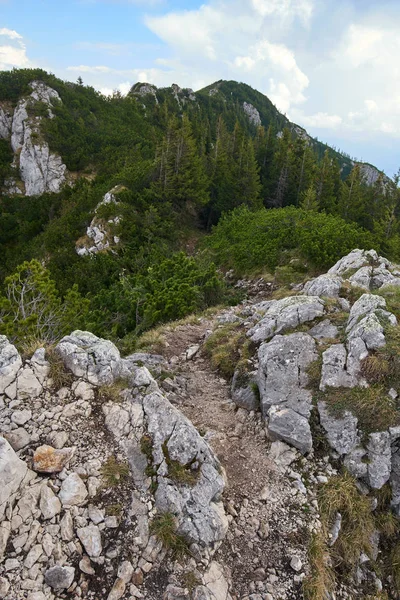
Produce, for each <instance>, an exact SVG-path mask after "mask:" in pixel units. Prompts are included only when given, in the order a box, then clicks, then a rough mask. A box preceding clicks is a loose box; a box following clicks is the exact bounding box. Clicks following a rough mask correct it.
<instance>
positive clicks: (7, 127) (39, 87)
mask: <svg viewBox="0 0 400 600" xmlns="http://www.w3.org/2000/svg"><path fill="white" fill-rule="evenodd" d="M30 86H31V88H32V90H33V91H32V93H31V94H30V96H28V97H25V98H21V99H20V101H19V102H18V104H17V106H16V107H15V109H14V111H12V110H10V109H8V108H7V107H6V106H0V137H1V138H3V139H9V140H10V143H11V148H12V151H13V152H14V161H13V165H12V166H13V167H14V169H15V176H13V177H11V178H9V179H8V180H7V181H6V189H7V192H8V193H11V194H18V193H19V194H24V195H25V196H37V195H40V194H43V193H45V192H59V191H60V189H61V187H62V185H63V184H64V183H65V181H66V178H67V168H66V166H65V165H64V164H63V162H62V159H61V158H60V157H59V156H57V155H56V154H54V153H52V152H51V151H50V149H49V145H48V144H47V142H46V141H45V140H44V139H43V136H42V133H41V128H40V125H41V122H42V119H43V118H45V117H44V115H43V112H46V117H47V118H50V119H51V118H54V115H53V113H52V110H51V108H52V103H53V102H54V101H55V102H61V99H60V96H59V95H58V93H57V92H56V91H55V90H53V89H52V88H50V87H49V86H47V85H46V84H44V83H42V82H40V81H32V83H31V84H30Z"/></svg>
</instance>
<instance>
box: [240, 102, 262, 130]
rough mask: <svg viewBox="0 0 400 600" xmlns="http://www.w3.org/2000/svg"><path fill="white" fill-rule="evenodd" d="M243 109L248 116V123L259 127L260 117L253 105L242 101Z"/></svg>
mask: <svg viewBox="0 0 400 600" xmlns="http://www.w3.org/2000/svg"><path fill="white" fill-rule="evenodd" d="M243 110H244V112H245V113H246V115H247V116H248V118H249V121H250V123H252V124H253V125H255V126H256V127H259V126H260V125H261V117H260V113H259V112H258V110H257V109H256V107H255V106H253V105H252V104H250V102H243Z"/></svg>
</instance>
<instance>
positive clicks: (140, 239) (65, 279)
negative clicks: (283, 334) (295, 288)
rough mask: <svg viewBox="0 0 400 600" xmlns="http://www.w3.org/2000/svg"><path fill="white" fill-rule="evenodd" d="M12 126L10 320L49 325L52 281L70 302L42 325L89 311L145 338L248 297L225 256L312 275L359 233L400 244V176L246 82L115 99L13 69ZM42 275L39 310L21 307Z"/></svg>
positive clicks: (8, 114)
mask: <svg viewBox="0 0 400 600" xmlns="http://www.w3.org/2000/svg"><path fill="white" fill-rule="evenodd" d="M0 138H1V139H0V185H1V188H2V195H1V200H0V203H1V204H0V249H1V253H2V258H3V260H2V263H1V265H0V281H1V286H2V297H1V300H0V317H1V319H0V323H1V328H2V330H1V332H5V333H7V334H9V333H10V330H14V331H15V330H16V326H15V323H16V322H17V323H22V326H21V331H22V330H23V331H25V332H26V331H28V329H29V331H30V332H31V334H32V335H33V333H32V332H35V331H37V329H38V319H39V317H38V311H39V309H38V304H37V298H38V291H37V290H38V289H40V290H41V291H40V294H39V297H40V298H41V301H43V306H44V307H46V308H45V310H44V312H45V313H46V311H47V310H48V307H49V306H50V307H52V309H51V310H52V311H53V313H54V315H56V316H54V318H52V319H50V320H49V319H45V318H43V324H42V325H41V326H40V328H39V329H40V335H41V336H45V337H46V336H47V337H48V338H49V339H53V338H57V336H59V335H60V334H62V333H67V332H68V331H70V329H71V323H72V322H73V326H74V327H75V326H76V327H78V326H82V327H83V326H85V328H87V329H90V330H92V331H94V332H96V333H97V334H99V335H107V337H110V336H111V337H112V338H113V339H115V340H116V341H118V340H122V339H126V337H127V336H128V337H127V339H128V340H129V343H128V345H129V344H131V343H134V339H135V338H136V336H137V335H138V334H139V333H140V332H143V331H144V330H146V329H148V328H149V327H151V326H152V325H154V324H156V323H158V322H163V321H166V320H169V319H176V318H180V317H182V316H184V315H185V314H188V313H190V312H193V311H196V310H200V309H203V308H205V307H207V306H209V305H212V304H215V303H217V302H223V301H224V299H226V297H227V295H228V296H230V299H232V293H233V292H232V290H230V288H229V286H227V285H226V283H225V281H224V280H223V279H222V278H221V274H220V272H219V270H218V269H219V268H221V267H222V268H224V267H225V268H228V267H229V268H233V269H234V271H235V272H236V273H237V274H239V273H240V274H242V275H243V274H244V275H249V274H254V273H256V272H260V271H262V270H263V269H265V268H268V270H269V272H270V275H271V276H273V275H274V272H275V270H276V269H277V268H278V269H280V270H281V271H282V269H286V270H289V271H288V272H289V273H293V272H295V271H296V269H297V271H299V272H300V274H301V273H302V272H304V270H305V271H308V272H310V271H311V272H315V271H318V270H319V269H322V268H325V267H326V266H328V265H329V264H330V263H331V262H332V261H334V260H337V259H338V258H339V256H341V255H342V254H343V253H344V252H345V251H348V250H350V249H351V248H354V247H355V246H357V245H358V246H369V247H372V246H374V247H375V248H377V249H378V250H380V251H382V252H385V254H386V255H388V256H389V257H390V258H393V259H396V258H397V257H399V254H400V252H399V238H398V222H397V216H398V202H399V195H398V185H397V183H398V182H397V179H395V180H394V181H390V180H389V179H388V178H387V177H385V176H384V175H383V174H382V173H380V172H379V171H378V170H376V169H375V168H373V167H370V166H368V165H367V166H365V165H360V164H357V163H353V162H352V161H351V160H350V158H349V157H348V156H346V155H343V154H340V153H338V152H337V151H336V150H334V149H330V148H328V147H326V146H324V145H323V144H321V143H320V142H318V141H316V140H313V139H312V138H310V137H309V136H308V134H307V133H306V132H305V131H304V130H303V129H302V128H300V127H298V126H297V125H294V124H292V123H290V122H289V121H288V120H287V118H286V117H285V116H284V115H282V114H280V113H279V111H278V110H277V109H276V108H275V107H274V105H273V104H272V103H271V102H270V101H269V100H268V98H266V97H265V96H263V95H262V94H260V93H259V92H257V91H256V90H253V89H252V88H250V87H249V86H247V85H245V84H239V83H236V82H226V81H219V82H217V83H215V84H213V85H212V86H209V87H208V88H205V89H203V90H200V91H199V92H196V93H194V92H193V91H192V90H188V89H181V88H179V86H177V85H173V86H172V87H170V88H162V89H157V88H155V87H154V86H151V85H150V84H145V83H138V84H136V85H135V86H134V87H133V88H132V90H131V92H130V93H129V94H128V95H127V96H126V97H122V96H121V95H120V94H118V93H116V94H114V95H113V96H112V97H110V98H106V97H104V96H102V95H101V94H100V93H98V92H96V91H95V90H94V89H93V88H90V87H87V86H84V85H83V83H82V81H81V80H79V81H78V82H77V83H69V82H63V81H61V80H59V79H57V78H56V77H54V76H53V75H50V74H48V73H46V72H44V71H42V70H38V69H34V70H15V71H12V72H3V73H1V74H0ZM366 175H367V177H366ZM371 184H372V185H371ZM271 209H275V210H271ZM231 211H235V212H234V213H233V214H232V215H230V213H231ZM221 217H222V220H221ZM213 226H216V229H215V230H214V231H213V233H211V235H210V232H211V229H212V227H213ZM241 244H243V248H244V249H245V252H246V255H247V256H248V257H250V258H247V259H245V260H244V259H243V257H242V258H240V256H241V254H240V253H241V252H242V249H241V248H242V246H241ZM188 254H189V255H188ZM238 256H239V259H237V257H238ZM263 257H265V260H264V262H263ZM294 259H295V260H297V261H298V263H299V264H298V265H297V266H293V265H294V263H293V260H294ZM32 260H34V261H35V260H36V261H38V262H29V261H32ZM213 260H214V261H215V262H216V266H215V265H214V264H213V263H212V261H213ZM24 261H28V263H27V264H24V265H23V264H22V263H23V262H24ZM18 265H21V266H20V267H18ZM299 265H300V266H299ZM301 265H302V266H301ZM297 271H296V273H297ZM296 277H299V274H298V273H297V274H296V275H295V278H296ZM300 277H301V275H300ZM7 278H8V279H7ZM26 281H29V282H30V283H29V286H28V287H29V289H30V290H31V293H32V297H33V300H32V305H31V307H33V308H31V312H29V311H28V312H27V311H26V310H25V309H24V310H23V311H22V313H20V305H19V304H18V302H16V300H15V298H16V293H17V292H16V290H17V291H18V290H19V291H18V293H20V291H21V285H22V284H21V282H26ZM235 293H236V292H235ZM17 295H18V294H17ZM78 306H79V310H77V307H78ZM39 312H40V311H39ZM53 313H52V314H53ZM41 314H42V313H41ZM42 316H43V315H42ZM71 320H72V321H71ZM55 321H56V322H57V325H56V326H55V325H54V322H55ZM49 322H51V323H52V326H51V327H50V326H49ZM28 325H29V327H28ZM31 334H29V335H31ZM26 335H28V334H26ZM28 337H29V336H28Z"/></svg>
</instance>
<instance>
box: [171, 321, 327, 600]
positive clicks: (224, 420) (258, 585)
mask: <svg viewBox="0 0 400 600" xmlns="http://www.w3.org/2000/svg"><path fill="white" fill-rule="evenodd" d="M213 327H215V324H214V323H213V322H212V321H209V320H203V321H201V323H199V325H182V326H179V327H177V328H176V329H175V330H173V331H170V332H167V334H166V342H167V347H166V349H165V352H164V354H165V356H166V357H167V358H169V359H170V360H171V359H172V362H173V363H175V368H176V372H178V373H179V376H180V377H181V378H183V379H184V380H186V394H182V396H181V398H180V402H179V408H180V410H182V412H183V413H184V414H185V415H186V416H187V417H188V418H189V419H190V420H191V421H192V422H193V423H194V425H195V426H196V427H197V429H198V430H199V431H200V432H202V433H203V432H204V435H205V436H206V438H207V440H208V441H209V443H210V444H211V446H212V447H213V449H214V451H215V452H216V454H217V455H218V458H219V460H220V461H221V464H222V465H223V467H224V469H225V471H226V475H227V480H228V484H227V487H226V492H225V494H224V496H225V497H224V503H225V507H226V510H227V512H228V514H229V518H230V520H231V524H230V528H229V532H228V534H227V537H226V539H225V540H224V542H223V543H222V545H221V547H220V549H219V550H218V552H217V554H216V560H218V561H219V562H220V563H221V564H223V565H224V566H225V567H226V568H227V571H228V573H230V576H231V582H232V591H231V594H232V598H234V599H237V600H244V599H247V598H248V597H249V596H250V598H251V600H253V599H254V600H264V599H265V600H271V599H275V598H286V599H287V600H289V599H293V600H294V599H295V598H297V599H298V598H299V597H301V596H302V594H301V582H302V579H303V578H304V576H305V575H306V574H307V568H308V567H307V557H306V549H307V541H308V538H309V535H310V528H311V527H312V522H313V520H314V519H313V517H312V513H313V511H312V498H310V497H309V495H308V492H307V490H306V488H305V487H304V485H303V484H302V483H301V477H300V474H299V473H298V472H297V471H295V470H293V468H294V465H296V467H299V466H301V469H302V471H304V469H307V468H313V467H315V465H313V467H312V465H311V463H309V462H308V461H306V460H305V459H303V458H301V457H300V455H299V454H298V453H297V452H296V451H295V450H294V449H289V448H288V447H287V446H285V445H284V444H281V443H275V444H273V446H272V453H271V441H270V440H269V439H268V436H267V433H266V430H265V427H264V425H263V423H262V420H261V415H260V413H248V412H247V411H245V410H243V409H237V407H236V406H235V404H234V403H233V402H232V400H231V398H230V386H229V384H228V383H227V382H226V381H225V380H224V379H222V378H221V377H220V376H219V374H218V373H216V372H215V371H213V369H212V367H211V365H210V362H209V360H208V358H207V357H205V356H204V354H203V353H201V351H200V352H199V353H198V354H196V355H195V357H194V358H193V359H192V360H187V359H186V350H187V349H188V348H189V347H191V346H193V345H195V344H201V342H202V339H204V336H205V334H206V332H207V330H210V329H212V328H213ZM174 356H175V357H177V358H175V359H174V358H173V357H174ZM282 452H283V454H282ZM278 455H279V456H278ZM274 456H275V457H276V460H274ZM291 461H293V464H292V467H289V472H287V470H286V466H287V462H291ZM285 463H286V465H285ZM310 504H311V510H310ZM294 558H295V560H293V559H294ZM291 563H292V566H291ZM293 567H295V568H293Z"/></svg>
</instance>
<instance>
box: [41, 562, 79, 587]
mask: <svg viewBox="0 0 400 600" xmlns="http://www.w3.org/2000/svg"><path fill="white" fill-rule="evenodd" d="M74 577H75V569H74V568H73V567H61V566H59V565H56V566H55V567H52V568H51V569H48V570H47V571H46V573H45V575H44V580H45V582H46V584H47V585H48V586H50V587H51V588H53V589H54V590H65V589H68V588H69V587H70V586H71V585H72V582H73V581H74Z"/></svg>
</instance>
